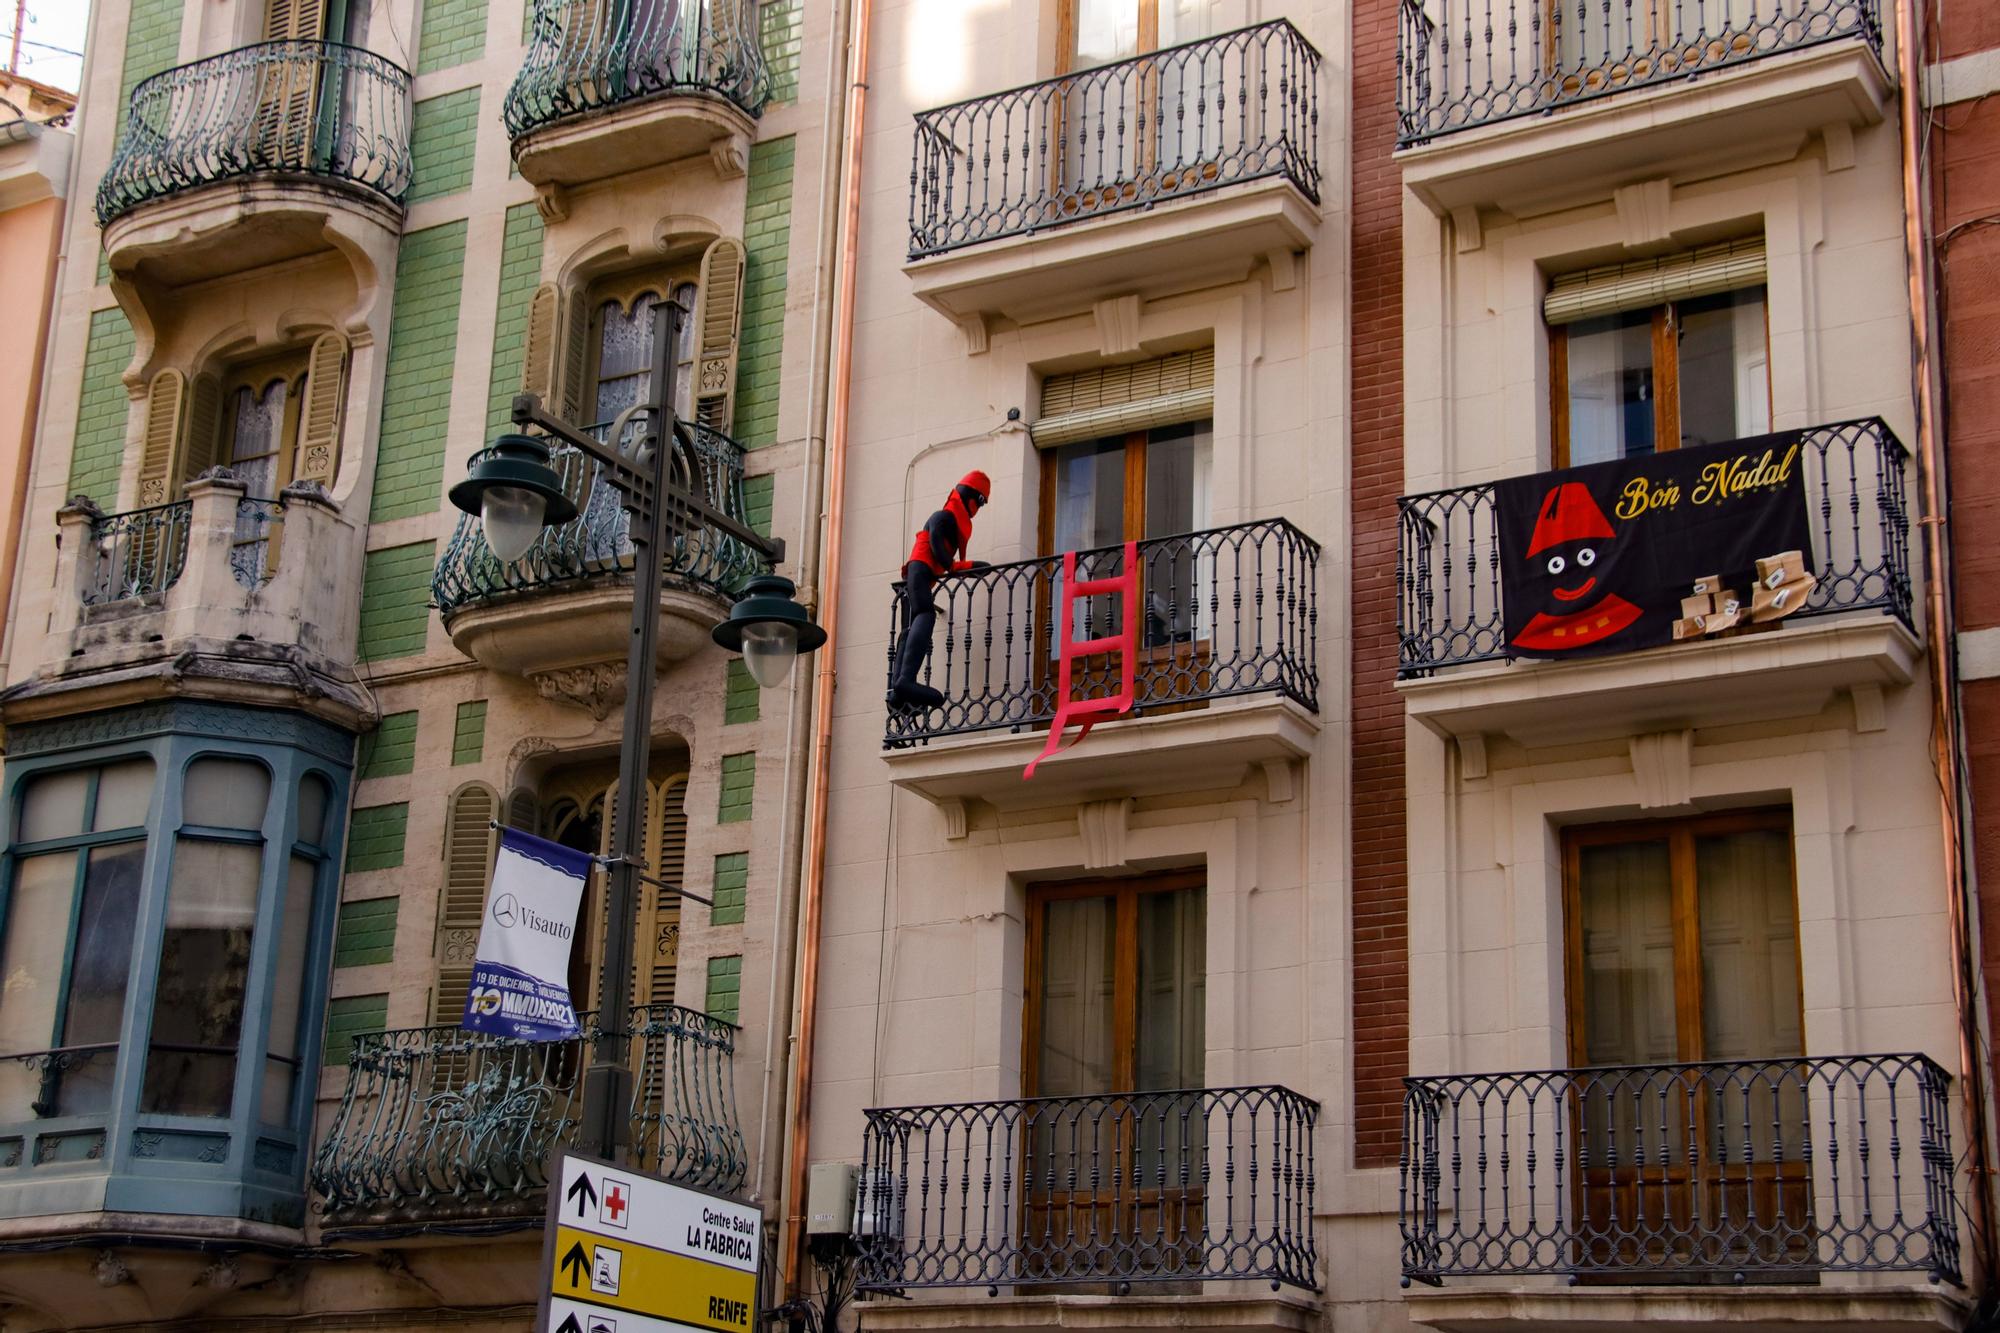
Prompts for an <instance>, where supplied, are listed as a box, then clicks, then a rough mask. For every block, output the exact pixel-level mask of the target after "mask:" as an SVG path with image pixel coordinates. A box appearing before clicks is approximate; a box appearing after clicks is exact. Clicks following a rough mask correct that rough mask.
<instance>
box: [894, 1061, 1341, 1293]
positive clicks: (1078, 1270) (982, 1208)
mask: <svg viewBox="0 0 2000 1333" xmlns="http://www.w3.org/2000/svg"><path fill="white" fill-rule="evenodd" d="M1318 1119H1319V1103H1317V1102H1314V1101H1311V1100H1309V1099H1308V1098H1305V1097H1302V1096H1300V1095H1299V1094H1298V1093H1296V1092H1293V1091H1291V1090H1290V1089H1289V1088H1281V1087H1252V1088H1193V1089H1187V1090H1184V1091H1179V1092H1130V1093H1115V1094H1109V1095H1104V1096H1089V1097H1034V1098H1027V1099H1023V1100H1019V1101H1003V1102H960V1103H957V1104H954V1105H948V1106H904V1107H895V1108H889V1109H880V1110H871V1111H869V1112H868V1128H867V1131H866V1136H865V1138H864V1139H863V1142H862V1149H861V1176H860V1183H859V1187H858V1190H857V1199H856V1209H857V1212H856V1227H855V1230H856V1232H857V1234H858V1239H859V1245H860V1257H859V1259H858V1261H857V1266H856V1286H857V1288H858V1289H859V1290H862V1291H878V1292H899V1291H907V1290H910V1289H912V1288H918V1287H987V1288H989V1289H997V1288H999V1287H1003V1286H1006V1287H1033V1286H1046V1285H1049V1284H1053V1283H1073V1282H1116V1283H1128V1282H1151V1281H1163V1282H1195V1281H1202V1280H1206V1279H1228V1278H1249V1279H1261V1280H1264V1281H1268V1282H1270V1283H1271V1285H1272V1288H1273V1289H1274V1290H1275V1289H1276V1288H1277V1287H1278V1286H1279V1285H1280V1284H1289V1285H1291V1286H1294V1287H1302V1288H1304V1289H1305V1290H1307V1291H1318V1290H1319V1289H1320V1282H1319V1272H1318V1269H1319V1253H1318V1250H1317V1248H1316V1247H1315V1244H1314V1241H1313V1191H1314V1189H1315V1187H1316V1186H1315V1177H1314V1175H1313V1126H1314V1124H1315V1123H1316V1122H1317V1121H1318Z"/></svg>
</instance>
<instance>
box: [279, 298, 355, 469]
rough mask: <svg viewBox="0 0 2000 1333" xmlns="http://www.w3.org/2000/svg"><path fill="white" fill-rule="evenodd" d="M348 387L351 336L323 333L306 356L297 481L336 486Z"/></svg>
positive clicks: (296, 467)
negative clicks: (342, 416)
mask: <svg viewBox="0 0 2000 1333" xmlns="http://www.w3.org/2000/svg"><path fill="white" fill-rule="evenodd" d="M346 384H347V335H346V334H343V333H339V332H331V333H322V334H321V335H320V336H319V337H318V338H317V339H315V340H314V341H313V345H312V351H311V352H310V353H309V354H308V355H307V357H306V388H305V403H304V405H303V407H302V408H301V410H300V416H299V453H298V460H297V462H296V463H295V464H294V465H293V469H292V479H293V480H294V481H316V482H318V483H319V484H320V485H322V486H327V487H331V486H332V485H333V475H334V472H335V470H336V469H337V468H338V467H339V465H340V408H341V403H342V401H343V399H344V396H345V391H346Z"/></svg>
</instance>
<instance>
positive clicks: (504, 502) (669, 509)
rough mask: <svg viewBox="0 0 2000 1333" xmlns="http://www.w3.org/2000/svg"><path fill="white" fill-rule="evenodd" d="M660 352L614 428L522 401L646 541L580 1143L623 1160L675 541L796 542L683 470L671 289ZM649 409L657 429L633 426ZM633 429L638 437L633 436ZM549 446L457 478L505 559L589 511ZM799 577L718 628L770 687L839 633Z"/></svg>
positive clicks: (753, 545)
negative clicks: (658, 673)
mask: <svg viewBox="0 0 2000 1333" xmlns="http://www.w3.org/2000/svg"><path fill="white" fill-rule="evenodd" d="M653 316H654V320H653V361H652V378H651V382H650V387H649V389H648V393H649V395H650V401H648V402H644V403H638V404H634V405H633V406H631V407H629V408H627V409H626V410H625V411H624V412H623V413H622V414H620V416H619V418H618V420H617V421H616V422H615V423H613V425H612V428H611V429H610V430H609V431H607V432H606V438H605V439H604V440H599V439H597V438H596V437H595V436H593V435H591V434H589V433H587V432H585V431H583V430H580V429H578V428H577V427H576V426H575V425H573V424H571V423H570V422H568V421H565V420H564V419H563V418H561V417H559V416H555V415H553V414H551V413H550V412H548V411H547V410H546V409H545V408H544V407H543V406H542V403H541V400H540V399H538V398H537V397H536V396H535V395H533V394H522V395H521V396H520V397H518V398H516V399H515V400H514V413H513V416H514V422H515V424H516V425H518V426H521V427H523V428H533V429H535V430H539V431H541V432H542V433H543V435H545V436H547V437H550V438H553V439H556V440H559V441H561V442H562V443H564V444H567V445H569V446H570V447H571V448H573V449H575V450H577V451H578V452H579V453H581V454H583V455H584V456H585V457H587V458H590V459H591V460H593V461H594V462H596V463H597V464H598V465H599V467H600V468H602V470H603V472H602V475H603V477H604V479H605V480H606V481H608V482H609V483H610V484H611V485H612V486H613V487H614V488H616V490H617V492H618V495H619V504H620V506H621V507H622V508H623V509H624V510H625V512H626V514H627V515H628V516H629V518H630V524H629V533H628V535H629V538H630V540H631V543H632V637H631V640H630V642H629V643H628V644H627V651H626V658H625V728H624V738H623V743H622V746H621V748H620V764H619V776H618V802H617V808H616V810H615V811H614V812H613V814H612V818H613V821H614V824H615V829H614V840H613V846H612V855H611V856H610V858H609V859H608V860H607V862H606V872H607V890H608V892H607V898H608V901H607V903H606V905H605V917H606V925H607V929H606V930H605V932H604V972H603V977H602V982H601V984H600V986H599V994H600V995H601V996H602V997H603V1002H602V1003H601V1004H600V1005H599V1009H598V1023H599V1026H598V1031H597V1033H596V1035H595V1037H594V1039H593V1043H592V1047H591V1059H590V1067H589V1069H588V1070H586V1071H585V1073H584V1082H583V1119H582V1127H581V1130H580V1133H579V1136H578V1137H579V1146H580V1147H581V1148H582V1149H583V1151H584V1152H586V1153H590V1154H592V1155H595V1156H598V1157H603V1158H609V1159H612V1160H623V1157H624V1152H625V1148H626V1146H627V1144H628V1141H629V1138H630V1128H631V1111H632V1091H633V1086H632V1069H631V1062H630V1054H631V1052H630V1036H631V1034H630V1033H629V1032H628V1031H626V1028H627V1026H628V1024H629V1017H630V1015H629V1011H630V1009H631V1000H632V926H633V923H634V922H635V920H636V919H637V916H638V907H639V886H640V884H641V883H642V882H649V881H650V882H652V883H659V881H658V880H652V879H651V877H649V876H647V875H645V874H644V873H643V872H644V871H645V870H647V869H648V868H649V867H648V866H647V865H646V864H645V861H644V858H643V857H642V855H641V852H640V848H641V841H640V840H641V837H642V836H643V831H644V825H645V817H646V815H645V799H646V779H647V773H648V770H649V769H650V767H651V765H652V733H653V727H652V718H653V671H654V652H655V648H656V647H657V644H658V641H659V629H660V590H661V585H662V581H663V578H664V562H665V552H666V551H667V550H668V549H669V545H670V543H671V542H672V541H673V539H674V538H675V537H677V536H679V535H681V534H683V533H685V532H687V531H688V530H689V529H690V528H691V527H695V526H701V527H707V528H712V529H714V530H715V531H717V532H720V533H722V534H723V535H725V536H728V537H731V538H733V539H735V540H736V541H739V542H741V543H743V545H745V546H746V547H748V548H749V549H751V550H753V551H755V552H757V553H758V554H759V555H760V556H762V557H763V558H764V560H765V561H767V562H768V563H770V564H772V565H775V564H776V563H777V562H778V561H780V560H783V559H784V557H785V544H784V542H783V541H781V540H778V539H776V538H771V537H766V536H764V535H763V534H761V533H758V532H754V531H752V530H751V529H750V528H748V527H747V526H745V525H744V524H743V523H741V522H739V521H738V520H737V519H735V518H733V517H732V516H730V515H728V514H725V513H723V512H722V511H721V510H719V509H717V508H715V507H714V506H713V505H711V504H710V503H709V502H708V498H707V496H706V495H704V494H702V493H700V492H698V491H696V490H693V489H690V488H689V487H687V486H684V485H681V484H680V483H679V482H678V481H677V480H676V479H675V477H674V468H673V458H674V456H675V454H676V452H677V449H676V448H672V447H668V444H669V442H672V444H673V445H676V446H678V452H681V453H682V456H684V457H685V458H687V459H688V460H689V466H688V475H689V476H690V478H692V479H693V480H694V481H695V483H696V484H697V485H698V484H700V483H701V482H702V480H703V477H702V465H701V454H700V451H699V450H697V449H696V448H695V447H694V441H693V439H692V437H691V434H690V432H689V431H688V428H687V426H686V423H684V422H682V421H680V420H679V419H678V418H677V415H676V413H675V411H674V404H673V381H674V377H673V354H674V349H675V348H676V347H678V346H679V345H680V331H681V328H682V325H683V321H684V320H685V319H686V317H687V311H685V310H684V309H682V308H681V307H680V306H679V305H677V304H675V303H674V302H671V301H661V302H658V303H656V304H655V305H654V307H653ZM641 414H643V415H644V416H645V418H646V429H645V430H644V431H643V432H637V433H635V432H631V431H628V430H627V429H626V427H627V425H628V424H629V423H630V422H631V421H632V420H633V419H634V418H635V417H636V416H638V415H641ZM628 436H629V437H631V438H628ZM549 459H550V453H549V448H548V446H547V445H546V444H544V443H543V442H542V441H541V440H540V439H537V438H536V437H534V436H531V435H526V434H510V435H503V436H501V437H500V438H499V439H497V440H495V441H494V442H493V445H492V447H491V448H488V449H486V450H483V451H482V452H480V453H479V454H477V455H475V456H474V458H473V460H472V465H471V467H470V468H469V469H468V470H467V473H466V477H465V480H463V481H461V482H459V483H458V484H457V485H456V486H453V487H452V488H451V502H452V503H453V504H454V505H456V506H457V507H458V508H459V509H461V510H463V511H465V512H466V513H468V514H475V515H477V516H478V517H479V520H480V524H481V527H482V528H483V530H484V531H485V534H486V544H487V546H488V547H489V548H490V549H491V550H492V552H493V554H494V555H495V556H496V557H497V558H498V559H500V560H502V561H513V560H518V559H520V558H521V557H522V556H524V555H526V554H527V552H528V549H529V548H530V547H531V546H533V545H534V542H535V538H536V536H537V535H539V533H540V531H541V529H542V528H543V527H546V526H554V525H557V524H561V523H565V522H568V521H569V520H570V519H572V518H574V517H576V512H577V511H576V505H575V503H574V502H573V501H572V500H571V499H570V498H569V497H568V496H567V495H566V494H565V493H564V492H563V488H562V480H561V478H560V477H558V476H557V475H556V472H555V469H553V468H552V467H550V466H549ZM794 592H796V588H795V587H794V585H793V584H792V581H791V580H790V579H788V578H785V577H784V576H782V575H780V574H778V573H776V572H775V571H772V572H766V573H763V574H758V575H754V576H752V577H751V578H750V579H749V580H748V581H747V582H746V583H745V585H744V587H743V588H742V589H740V590H739V592H738V600H737V601H736V604H735V605H734V607H733V608H731V611H730V615H729V618H728V619H727V620H724V621H722V622H721V623H720V624H718V625H716V626H715V628H714V630H713V631H711V635H710V637H711V638H713V639H714V640H715V642H716V643H717V644H718V645H720V646H722V647H724V648H728V649H730V650H731V651H737V652H741V653H742V654H743V657H744V664H745V665H746V666H747V667H748V668H749V669H750V673H751V675H752V676H753V677H754V678H755V679H756V681H757V683H758V684H759V685H760V686H762V687H763V688H765V689H774V688H776V687H777V686H779V685H782V684H784V682H785V678H786V676H787V675H789V674H790V671H791V667H792V663H793V662H794V661H795V660H796V659H797V657H798V655H799V654H800V653H810V652H812V651H814V650H816V649H817V648H819V647H820V646H821V645H822V644H824V643H825V642H826V631H825V630H823V629H821V628H820V627H819V626H818V625H816V624H814V623H813V620H812V617H811V616H810V615H809V614H808V613H807V611H806V609H805V608H804V607H803V606H800V605H799V604H798V602H796V601H795V600H793V594H794Z"/></svg>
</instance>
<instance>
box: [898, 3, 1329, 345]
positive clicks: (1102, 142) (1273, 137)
mask: <svg viewBox="0 0 2000 1333" xmlns="http://www.w3.org/2000/svg"><path fill="white" fill-rule="evenodd" d="M1319 65H1320V56H1319V52H1317V51H1315V50H1314V49H1313V48H1312V46H1311V45H1309V44H1308V43H1307V42H1306V40H1305V38H1304V37H1302V36H1300V34H1299V31H1298V29H1296V28H1294V27H1293V26H1292V25H1291V24H1290V23H1289V22H1287V21H1285V20H1283V19H1279V20H1276V21H1274V22H1270V23H1262V24H1258V25H1257V26H1255V27H1249V28H1243V29H1240V30H1238V31H1236V32H1230V33H1224V34H1223V35H1221V36H1219V37H1208V38H1204V39H1202V40H1201V41H1197V42H1189V43H1187V44H1185V45H1182V46H1173V47H1167V48H1165V49H1164V50H1160V51H1154V52H1151V53H1149V54H1147V55H1143V56H1139V57H1136V58H1134V59H1131V60H1121V61H1117V62H1115V63H1113V64H1109V65H1100V66H1098V67H1096V68H1094V69H1088V70H1082V71H1079V72H1077V73H1074V74H1065V75H1062V76H1061V77H1058V78H1054V79H1046V80H1043V81H1042V82H1040V83H1035V84H1030V85H1028V86H1027V87H1025V88H1014V89H1010V90H1009V91H1007V92H1002V93H994V94H991V95H989V96H986V97H977V98H973V99H972V100H970V101H966V102H959V103H955V104H954V105H951V106H944V107H939V108H937V109H936V110H933V111H925V112H921V113H919V114H918V116H917V118H916V141H915V146H914V151H913V156H912V159H911V162H910V261H911V262H910V264H909V266H908V267H907V268H905V269H904V272H906V273H908V274H909V275H910V278H911V281H912V283H913V285H914V287H915V290H916V294H917V296H918V297H919V298H921V299H922V300H923V301H925V302H926V303H928V304H929V305H931V306H932V307H933V308H935V309H936V310H938V311H939V312H941V313H943V314H944V315H946V316H947V317H949V318H951V319H953V320H956V321H958V322H959V323H960V324H961V325H963V326H971V325H974V324H981V326H982V327H983V321H984V320H985V319H987V318H989V317H992V316H1005V317H1007V318H1010V319H1015V320H1026V319H1029V318H1041V317H1047V315H1048V314H1050V313H1061V312H1067V311H1073V310H1078V309H1086V308H1088V306H1089V305H1090V303H1091V302H1092V301H1094V300H1097V299H1100V298H1103V297H1109V296H1115V295H1122V294H1125V293H1130V292H1137V293H1139V294H1141V295H1158V294H1161V293H1164V292H1166V291H1170V290H1187V289H1191V288H1194V287H1198V286H1204V285H1208V284H1210V283H1212V282H1224V281H1234V280H1238V279H1241V278H1242V277H1244V276H1245V275H1247V274H1248V273H1249V271H1250V269H1251V267H1252V265H1254V264H1256V263H1258V262H1259V261H1260V260H1262V261H1267V262H1273V263H1274V264H1276V265H1277V266H1278V267H1281V268H1282V269H1283V270H1284V272H1285V273H1286V274H1287V275H1289V274H1290V272H1291V262H1290V257H1291V256H1292V255H1293V254H1294V253H1295V252H1297V251H1300V250H1304V249H1306V248H1308V247H1309V246H1310V245H1311V244H1312V240H1313V235H1314V232H1315V231H1316V229H1317V227H1318V223H1319ZM1273 256H1277V258H1275V259H1274V258H1273Z"/></svg>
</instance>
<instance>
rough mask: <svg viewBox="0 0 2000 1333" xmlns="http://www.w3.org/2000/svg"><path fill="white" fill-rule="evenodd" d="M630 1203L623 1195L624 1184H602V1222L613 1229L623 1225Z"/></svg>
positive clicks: (613, 1181) (606, 1182) (615, 1182)
mask: <svg viewBox="0 0 2000 1333" xmlns="http://www.w3.org/2000/svg"><path fill="white" fill-rule="evenodd" d="M630 1206H631V1203H630V1201H629V1199H628V1197H627V1195H626V1193H625V1182H624V1181H622V1180H607V1181H605V1182H604V1220H605V1221H606V1222H608V1223H610V1224H611V1225H612V1226H614V1227H622V1226H624V1225H625V1210H626V1209H627V1208H629V1207H630Z"/></svg>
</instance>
